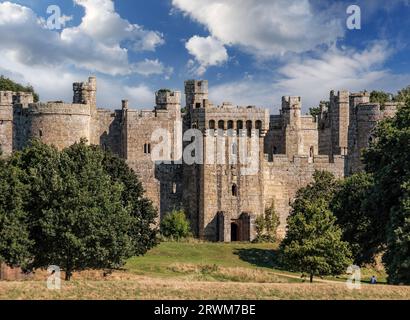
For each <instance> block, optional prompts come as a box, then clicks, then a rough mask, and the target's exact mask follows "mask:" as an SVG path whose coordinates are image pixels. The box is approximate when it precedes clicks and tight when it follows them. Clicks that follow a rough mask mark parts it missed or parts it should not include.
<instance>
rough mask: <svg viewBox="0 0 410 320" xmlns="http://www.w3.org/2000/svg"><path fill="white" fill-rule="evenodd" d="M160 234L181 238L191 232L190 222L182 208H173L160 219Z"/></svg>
mask: <svg viewBox="0 0 410 320" xmlns="http://www.w3.org/2000/svg"><path fill="white" fill-rule="evenodd" d="M160 228H161V234H162V235H163V236H164V237H167V238H173V239H177V240H179V239H183V238H187V237H188V236H190V234H191V230H190V224H189V221H188V219H187V217H186V214H185V212H184V211H182V210H173V211H172V212H170V213H168V214H166V215H165V216H164V217H163V219H162V221H161V225H160Z"/></svg>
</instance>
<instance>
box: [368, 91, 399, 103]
mask: <svg viewBox="0 0 410 320" xmlns="http://www.w3.org/2000/svg"><path fill="white" fill-rule="evenodd" d="M392 96H393V95H392V94H390V93H387V92H384V91H376V90H373V91H372V92H371V93H370V102H371V103H379V104H380V105H381V106H384V105H385V104H386V102H388V101H390V100H391V97H392Z"/></svg>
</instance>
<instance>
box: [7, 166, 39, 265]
mask: <svg viewBox="0 0 410 320" xmlns="http://www.w3.org/2000/svg"><path fill="white" fill-rule="evenodd" d="M21 174H22V173H21V171H20V170H19V169H18V168H14V167H12V166H10V165H9V164H8V163H7V162H6V161H5V160H2V159H0V262H1V261H3V262H5V263H6V264H7V265H9V266H12V267H16V266H21V267H22V268H23V269H24V268H25V267H26V266H27V265H28V263H29V262H30V260H31V254H30V248H31V246H32V241H31V240H30V239H29V233H28V228H27V213H26V212H25V210H24V199H25V198H26V197H27V191H28V187H27V186H26V185H24V184H23V183H22V182H21V181H20V176H21Z"/></svg>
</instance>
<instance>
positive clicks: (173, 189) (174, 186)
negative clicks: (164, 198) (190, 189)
mask: <svg viewBox="0 0 410 320" xmlns="http://www.w3.org/2000/svg"><path fill="white" fill-rule="evenodd" d="M171 192H172V194H176V193H177V184H176V183H175V182H173V183H172V190H171Z"/></svg>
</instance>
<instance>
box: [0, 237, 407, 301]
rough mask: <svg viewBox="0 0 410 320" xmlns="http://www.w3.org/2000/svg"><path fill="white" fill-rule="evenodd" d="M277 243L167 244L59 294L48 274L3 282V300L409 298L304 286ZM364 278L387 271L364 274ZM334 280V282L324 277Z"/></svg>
mask: <svg viewBox="0 0 410 320" xmlns="http://www.w3.org/2000/svg"><path fill="white" fill-rule="evenodd" d="M276 250H277V246H276V245H274V244H251V243H229V244H228V243H207V242H199V241H195V242H164V243H161V244H160V245H158V246H157V247H155V248H154V249H152V250H151V251H149V252H148V253H147V254H146V255H144V256H142V257H134V258H132V259H130V260H129V261H128V262H127V264H126V266H125V268H124V270H122V271H115V272H113V273H112V274H111V275H109V276H108V277H103V276H102V271H96V270H90V271H85V272H81V273H75V274H74V276H73V280H72V281H70V282H65V281H62V287H61V290H48V289H47V288H46V279H47V273H46V272H43V273H41V272H39V273H36V276H35V278H34V279H29V280H26V281H14V282H9V281H0V300H1V299H160V300H162V299H228V300H229V299H405V300H408V299H410V286H388V285H382V284H379V285H368V284H364V285H362V287H361V289H360V290H351V289H348V288H347V286H346V285H345V284H344V283H343V282H344V281H345V279H346V277H345V276H340V277H339V279H338V280H339V281H340V282H336V283H335V282H334V281H333V282H329V281H327V282H319V281H318V282H315V283H313V284H311V283H308V281H306V282H304V283H302V280H301V279H300V274H299V273H291V272H286V271H283V270H279V269H277V268H275V267H276V263H275V261H276ZM362 274H363V279H364V280H366V277H369V278H370V276H371V275H373V274H376V275H377V276H378V278H379V283H380V280H381V279H383V277H385V274H384V272H383V271H379V272H376V271H375V270H373V269H371V268H363V269H362ZM326 279H330V280H335V278H326Z"/></svg>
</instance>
